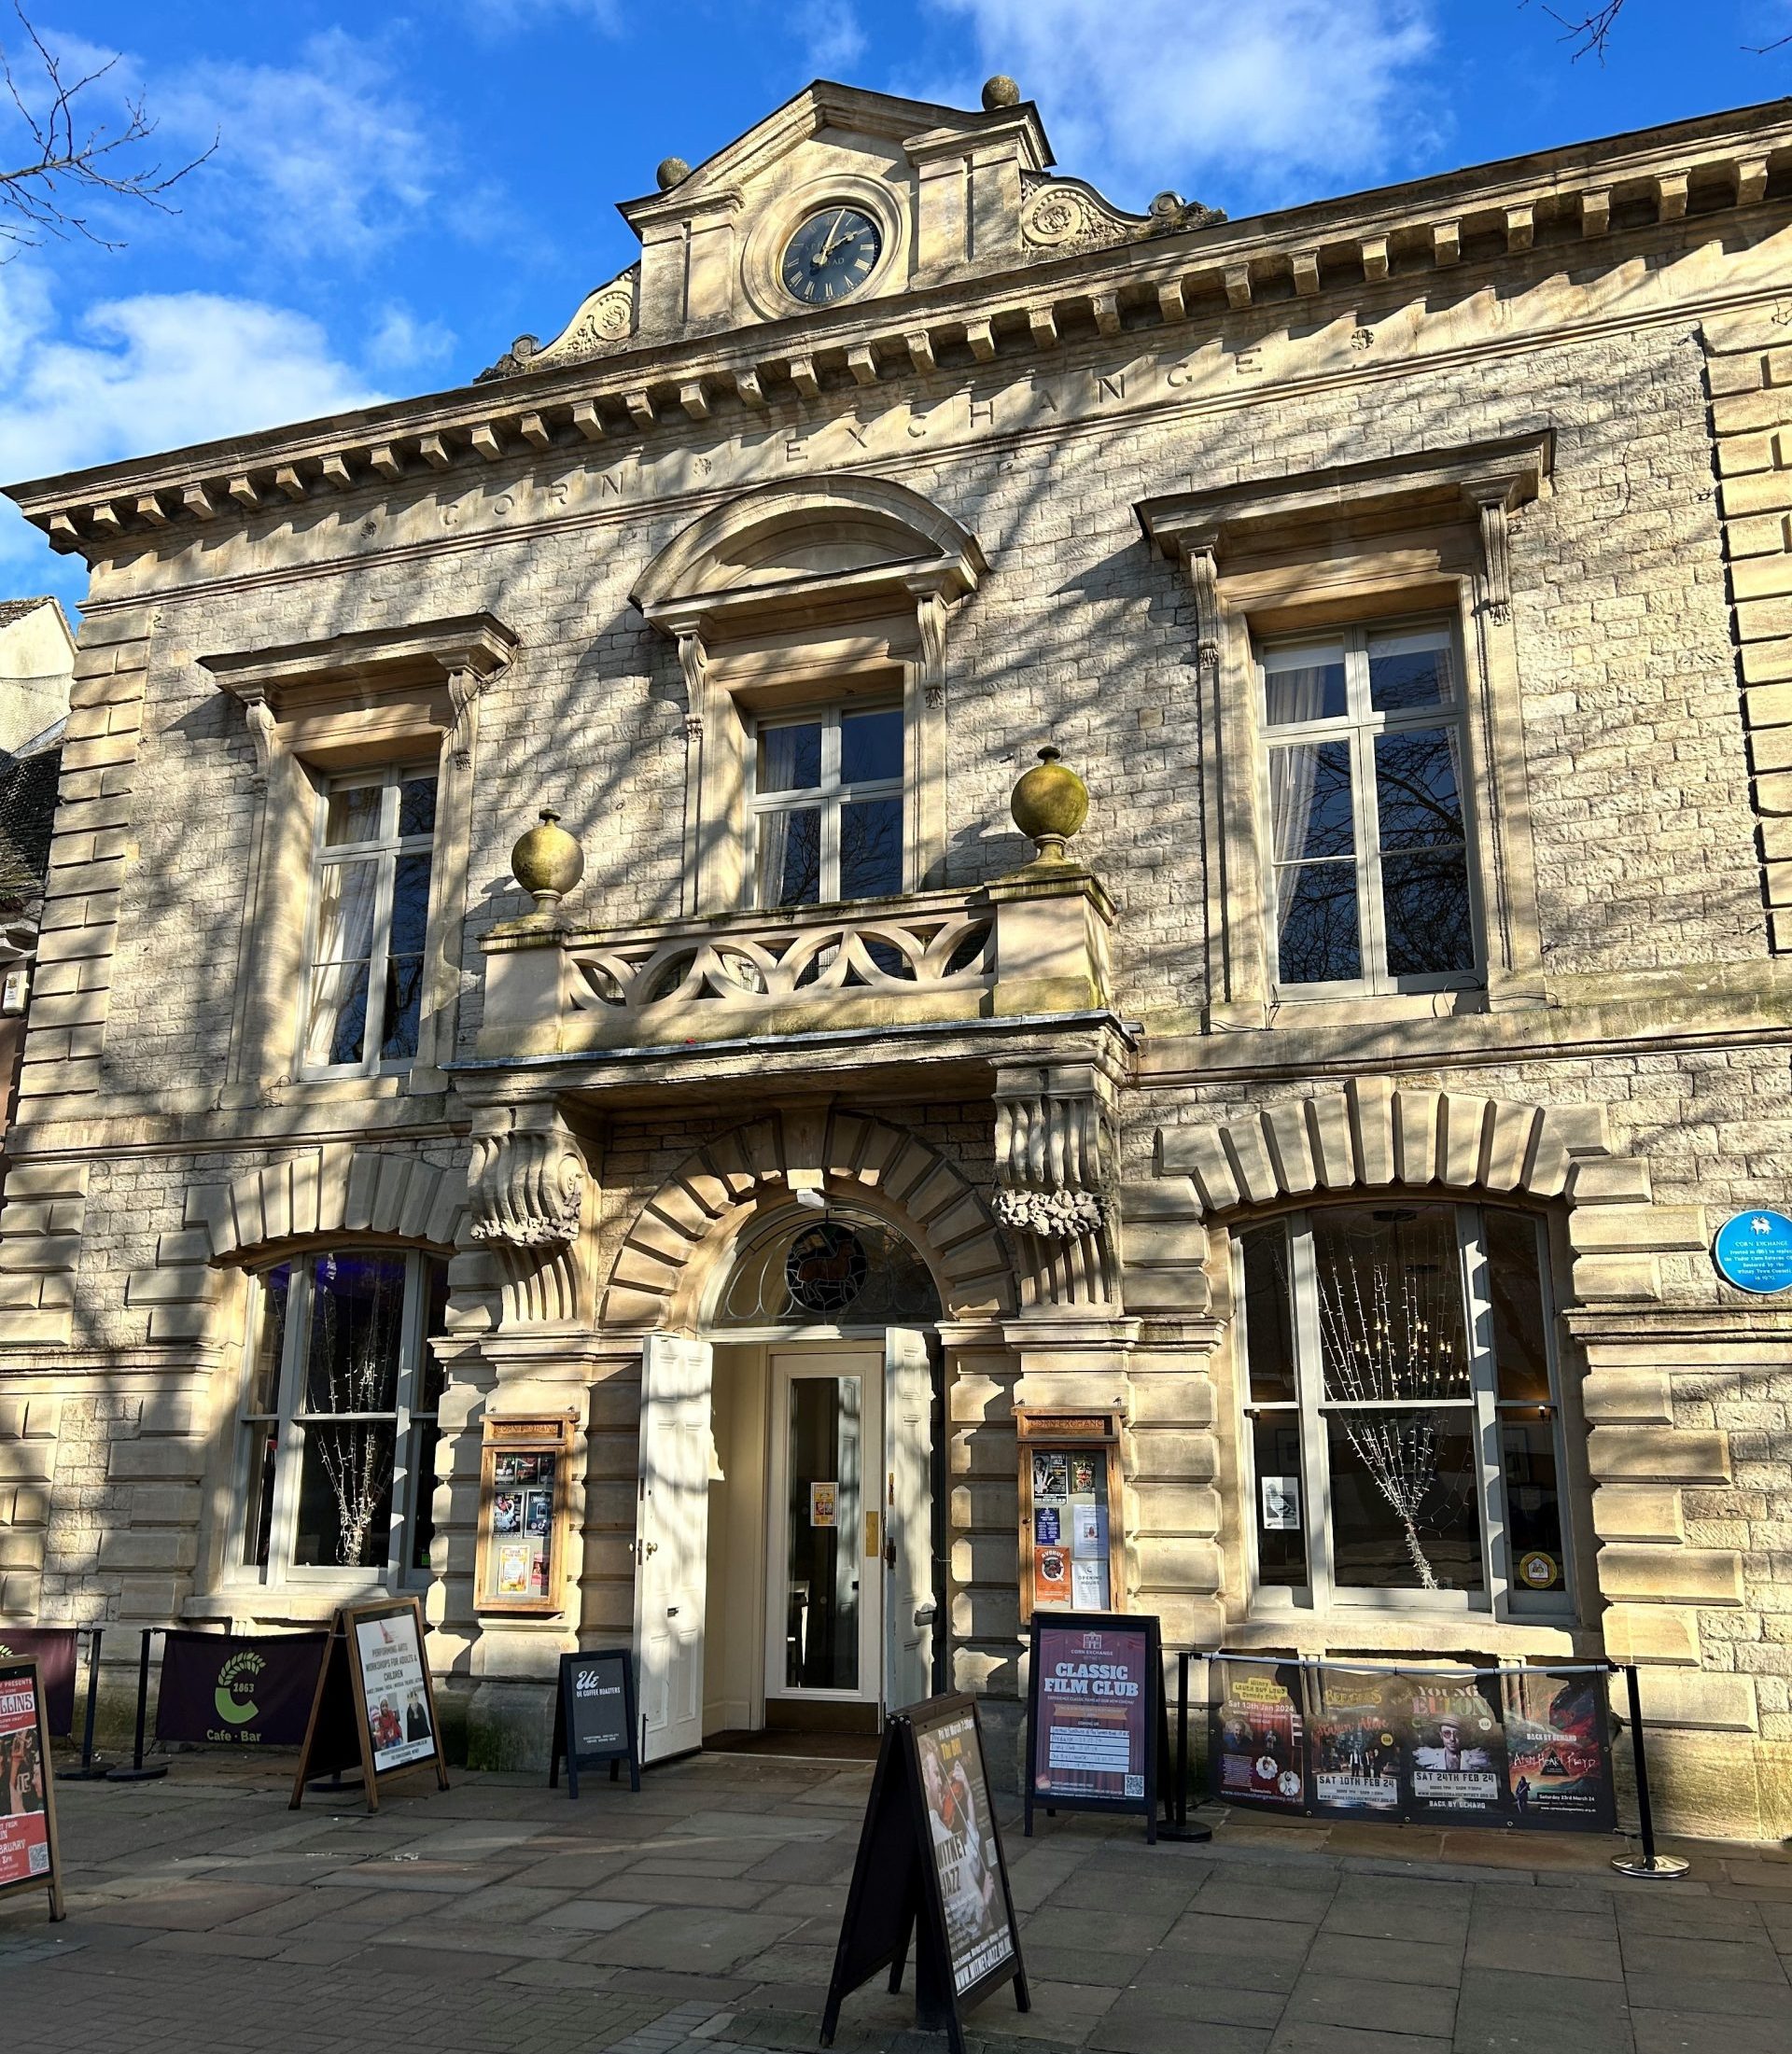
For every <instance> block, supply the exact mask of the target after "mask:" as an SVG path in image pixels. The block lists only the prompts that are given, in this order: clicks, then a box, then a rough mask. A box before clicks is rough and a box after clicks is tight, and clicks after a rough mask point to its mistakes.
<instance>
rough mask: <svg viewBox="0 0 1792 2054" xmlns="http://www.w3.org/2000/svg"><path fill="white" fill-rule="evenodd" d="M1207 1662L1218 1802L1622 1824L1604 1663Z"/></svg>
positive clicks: (1421, 1817) (1431, 1820)
mask: <svg viewBox="0 0 1792 2054" xmlns="http://www.w3.org/2000/svg"><path fill="white" fill-rule="evenodd" d="M1210 1673H1211V1680H1212V1686H1213V1701H1212V1703H1211V1707H1210V1711H1209V1714H1208V1738H1209V1745H1208V1788H1209V1791H1210V1793H1211V1796H1213V1797H1214V1798H1216V1799H1218V1800H1219V1801H1220V1802H1221V1803H1223V1804H1234V1805H1240V1806H1249V1807H1250V1808H1252V1809H1255V1810H1286V1811H1300V1812H1307V1813H1309V1814H1317V1815H1320V1816H1334V1817H1336V1816H1349V1817H1355V1818H1365V1817H1366V1818H1381V1819H1388V1820H1401V1821H1404V1822H1405V1823H1409V1824H1414V1825H1421V1824H1435V1825H1469V1824H1476V1823H1479V1824H1484V1825H1510V1826H1519V1827H1521V1828H1529V1829H1533V1830H1560V1829H1561V1828H1564V1827H1566V1828H1569V1829H1571V1830H1577V1829H1585V1830H1588V1831H1601V1832H1609V1831H1611V1830H1612V1829H1613V1828H1614V1827H1615V1826H1616V1824H1617V1799H1616V1796H1615V1794H1614V1788H1613V1782H1612V1729H1611V1717H1610V1712H1609V1710H1608V1708H1607V1704H1606V1698H1605V1692H1606V1684H1607V1677H1606V1671H1605V1670H1603V1669H1577V1668H1564V1669H1560V1670H1545V1669H1506V1670H1499V1669H1489V1670H1366V1669H1351V1668H1349V1667H1346V1666H1345V1665H1343V1664H1333V1663H1329V1662H1313V1661H1307V1662H1298V1661H1289V1660H1286V1659H1285V1658H1284V1659H1283V1660H1282V1661H1281V1662H1280V1663H1278V1662H1276V1661H1275V1660H1273V1659H1271V1658H1269V1657H1267V1656H1260V1657H1256V1658H1254V1659H1253V1658H1246V1657H1242V1656H1213V1657H1212V1660H1211V1671H1210ZM1303 1728H1304V1738H1305V1743H1306V1745H1305V1758H1304V1760H1303V1756H1302V1748H1301V1740H1302V1738H1303ZM1284 1763H1285V1766H1284Z"/></svg>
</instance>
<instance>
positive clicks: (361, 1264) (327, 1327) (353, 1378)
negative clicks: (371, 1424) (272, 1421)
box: [305, 1255, 405, 1472]
mask: <svg viewBox="0 0 1792 2054" xmlns="http://www.w3.org/2000/svg"><path fill="white" fill-rule="evenodd" d="M404 1268H405V1265H404V1258H403V1257H402V1256H390V1255H320V1256H318V1258H317V1259H316V1262H315V1265H314V1266H313V1269H312V1292H311V1335H310V1345H309V1347H308V1348H307V1349H306V1355H305V1409H306V1411H307V1412H309V1413H311V1414H313V1415H315V1414H318V1413H331V1412H392V1411H394V1410H396V1409H397V1406H398V1402H399V1354H400V1350H401V1348H402V1346H403V1334H404ZM388 1472H389V1463H388Z"/></svg>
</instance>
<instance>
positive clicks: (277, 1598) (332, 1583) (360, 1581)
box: [181, 1576, 423, 1626]
mask: <svg viewBox="0 0 1792 2054" xmlns="http://www.w3.org/2000/svg"><path fill="white" fill-rule="evenodd" d="M422 1595H423V1586H421V1585H414V1586H413V1585H407V1584H406V1583H405V1581H404V1580H403V1578H402V1577H398V1578H393V1579H390V1580H385V1579H381V1578H379V1577H370V1576H357V1577H346V1576H344V1577H336V1576H330V1577H319V1579H318V1580H317V1581H316V1582H315V1583H285V1584H248V1583H245V1584H226V1585H224V1586H221V1587H220V1588H218V1589H217V1590H211V1591H205V1592H203V1593H201V1594H199V1595H197V1596H195V1597H191V1598H189V1599H188V1600H187V1601H186V1603H185V1604H184V1605H182V1607H181V1617H182V1618H183V1619H186V1620H189V1621H198V1622H204V1621H210V1620H214V1619H222V1620H225V1621H231V1620H236V1619H245V1620H249V1621H251V1622H253V1624H255V1625H256V1626H328V1625H329V1622H330V1620H331V1618H332V1617H333V1616H334V1615H335V1613H336V1610H337V1608H338V1606H340V1605H350V1604H364V1603H370V1602H371V1601H372V1600H375V1599H381V1598H409V1597H421V1596H422Z"/></svg>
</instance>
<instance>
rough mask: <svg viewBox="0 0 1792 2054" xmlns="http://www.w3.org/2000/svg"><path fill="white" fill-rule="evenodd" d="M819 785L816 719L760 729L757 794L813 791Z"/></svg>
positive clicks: (817, 722) (819, 767)
mask: <svg viewBox="0 0 1792 2054" xmlns="http://www.w3.org/2000/svg"><path fill="white" fill-rule="evenodd" d="M820 782H821V723H820V722H819V720H805V721H802V722H800V723H796V722H793V723H792V724H791V725H790V726H788V727H768V728H762V729H761V731H760V737H759V789H760V790H761V791H813V790H814V789H816V787H817V786H818V785H819V784H820Z"/></svg>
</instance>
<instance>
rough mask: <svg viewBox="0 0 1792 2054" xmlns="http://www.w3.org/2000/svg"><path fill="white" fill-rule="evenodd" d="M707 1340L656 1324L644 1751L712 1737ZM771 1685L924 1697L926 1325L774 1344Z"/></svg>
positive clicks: (778, 1689)
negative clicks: (881, 1339) (874, 1335)
mask: <svg viewBox="0 0 1792 2054" xmlns="http://www.w3.org/2000/svg"><path fill="white" fill-rule="evenodd" d="M711 1376H712V1352H711V1349H710V1347H709V1344H708V1343H707V1342H702V1341H691V1340H686V1339H683V1338H682V1337H680V1336H678V1335H674V1334H653V1335H651V1336H650V1338H649V1341H648V1345H647V1348H646V1351H645V1353H644V1356H643V1360H642V1394H641V1464H640V1478H639V1512H638V1522H637V1539H636V1557H637V1574H636V1584H635V1587H636V1604H637V1635H636V1644H637V1647H638V1648H639V1650H640V1664H641V1693H640V1712H641V1718H642V1724H643V1727H644V1751H643V1758H644V1759H646V1760H649V1761H653V1760H659V1759H663V1758H664V1757H665V1756H667V1755H670V1754H684V1753H687V1752H689V1751H690V1750H691V1749H693V1748H695V1747H699V1746H701V1745H702V1742H703V1703H704V1689H703V1656H704V1626H705V1606H706V1600H707V1589H706V1584H707V1544H708V1505H709V1483H710V1478H711V1475H712V1474H714V1469H715V1462H714V1455H715V1450H714V1443H713V1440H712V1438H711V1392H710V1381H711ZM767 1394H768V1409H769V1419H768V1444H767V1449H766V1455H767V1461H766V1478H767V1488H766V1504H765V1525H764V1531H765V1572H766V1590H765V1670H764V1691H765V1696H766V1698H767V1699H768V1700H770V1699H783V1700H791V1699H796V1700H798V1701H801V1700H803V1699H809V1700H812V1701H817V1702H833V1703H836V1704H852V1703H861V1704H871V1705H874V1706H877V1707H880V1708H881V1707H882V1706H885V1705H889V1706H898V1705H903V1704H909V1703H912V1702H914V1701H915V1700H916V1699H917V1698H924V1697H926V1696H927V1694H928V1691H929V1688H930V1685H931V1673H932V1664H933V1633H934V1626H935V1622H934V1615H933V1607H934V1600H933V1576H932V1555H931V1510H932V1506H931V1458H932V1447H931V1421H932V1379H931V1370H930V1367H929V1362H928V1352H927V1340H926V1336H925V1335H924V1334H919V1333H916V1332H912V1331H910V1330H907V1329H900V1328H892V1329H890V1330H889V1333H888V1334H887V1335H886V1337H885V1346H884V1348H883V1349H882V1350H881V1352H880V1351H878V1350H877V1349H876V1348H875V1347H874V1348H851V1347H849V1346H847V1345H844V1344H843V1345H841V1346H839V1347H837V1348H835V1347H822V1348H817V1347H805V1348H799V1347H792V1348H778V1347H777V1346H774V1347H773V1348H772V1349H771V1351H770V1359H769V1363H768V1376H767Z"/></svg>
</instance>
